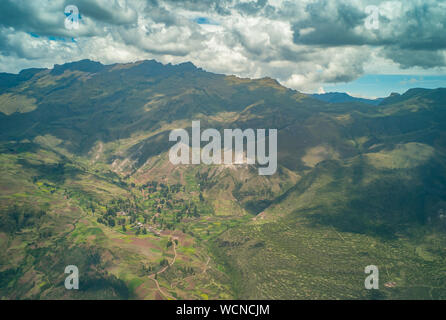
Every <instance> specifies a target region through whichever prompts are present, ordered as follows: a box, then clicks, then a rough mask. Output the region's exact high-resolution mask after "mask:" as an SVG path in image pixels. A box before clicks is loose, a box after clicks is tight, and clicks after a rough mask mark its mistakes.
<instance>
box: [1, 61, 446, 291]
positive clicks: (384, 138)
mask: <svg viewBox="0 0 446 320" xmlns="http://www.w3.org/2000/svg"><path fill="white" fill-rule="evenodd" d="M85 67H86V69H87V71H85ZM88 67H89V66H88V63H87V65H86V66H85V65H82V68H78V69H79V70H76V67H74V68H71V67H70V68H71V69H70V68H68V70H66V71H65V72H64V73H62V72H59V71H58V72H54V71H50V70H40V71H35V72H36V73H35V74H34V73H33V75H34V76H32V75H30V76H29V77H25V78H24V79H21V78H20V79H19V78H18V79H17V83H15V85H14V86H11V87H9V88H6V89H2V92H1V94H2V95H1V96H0V102H1V101H3V102H2V105H1V108H0V111H2V112H3V113H4V114H5V115H3V114H1V113H0V125H1V126H2V128H4V129H3V130H2V132H0V138H1V140H2V141H3V142H2V144H1V154H0V160H1V161H0V165H1V167H2V176H1V177H0V190H1V192H0V207H1V208H2V217H3V216H6V212H7V209H8V208H10V206H11V205H12V204H21V203H26V204H27V205H28V206H30V207H31V208H34V209H36V210H39V209H44V210H45V211H46V212H47V214H46V215H45V216H44V217H42V218H40V220H39V219H38V220H35V221H34V220H32V222H33V224H31V223H30V224H29V225H28V226H26V227H24V228H21V229H20V230H16V231H14V232H10V231H5V230H3V231H2V232H1V233H0V246H1V248H2V250H1V252H2V254H1V255H0V259H1V261H2V264H1V265H2V267H1V269H0V272H1V277H0V279H1V283H0V284H1V285H0V295H1V297H3V298H92V297H94V298H147V299H161V298H166V295H165V294H167V295H168V296H169V297H175V298H180V299H181V298H182V299H189V298H195V299H206V298H231V297H236V298H330V299H332V298H333V299H334V298H446V296H445V287H446V284H445V279H446V278H445V269H444V267H443V265H444V257H445V256H446V255H445V252H444V249H443V248H444V247H445V246H444V244H445V236H444V230H443V221H442V220H441V219H440V218H439V216H438V210H440V209H441V208H442V207H443V206H444V204H445V201H444V199H446V197H445V186H446V178H445V176H444V154H445V153H444V151H445V147H446V146H445V145H444V141H446V140H445V139H444V137H445V134H444V130H443V124H444V122H445V120H446V119H445V116H446V113H445V112H444V111H443V110H444V101H446V100H445V99H444V92H443V91H442V90H437V91H427V92H425V91H410V92H408V93H407V94H406V95H405V96H403V97H399V98H398V99H397V101H387V102H385V103H383V105H382V106H380V107H373V108H371V107H368V106H364V105H357V106H356V105H352V104H332V105H327V104H324V103H323V102H320V101H316V100H314V99H310V98H308V97H306V96H304V95H301V94H299V93H296V92H294V91H291V90H287V89H285V88H283V87H281V86H279V85H278V84H277V83H276V82H275V81H274V80H271V79H260V80H249V79H239V78H236V77H224V76H221V75H213V74H209V73H205V72H203V71H201V70H197V69H195V68H192V67H191V66H188V65H182V66H169V67H168V66H162V65H160V64H157V63H155V62H143V63H137V64H128V65H115V66H106V67H101V66H98V65H95V66H94V71H92V72H97V73H94V74H93V73H89V72H88ZM62 71H63V70H62ZM98 71H99V72H98ZM17 97H19V98H17ZM14 99H15V100H14ZM14 106H15V107H16V109H14ZM13 111H18V113H15V114H12V112H13ZM192 119H200V120H201V121H202V127H203V129H204V128H205V127H215V128H218V129H223V128H228V127H232V128H236V127H241V128H249V127H251V128H278V129H279V164H280V166H279V171H278V174H277V175H275V176H272V177H259V176H258V175H257V171H256V169H255V168H252V167H243V166H242V167H234V168H222V167H207V166H184V167H181V166H179V167H175V168H173V167H172V166H171V165H170V164H169V162H168V160H167V154H166V151H167V150H168V147H169V145H168V144H166V141H167V134H168V132H169V131H170V130H172V129H174V128H178V127H185V128H187V127H188V126H190V121H191V120H192ZM23 139H26V140H23ZM17 141H22V142H20V143H18V142H17ZM30 141H32V142H30ZM150 181H157V182H162V183H166V184H168V185H173V184H176V183H179V184H181V185H182V186H184V190H183V191H180V192H179V193H177V194H175V195H174V199H177V200H183V201H185V203H192V204H194V205H196V206H197V211H198V213H199V214H200V216H199V217H193V216H192V217H191V216H189V215H188V216H187V217H186V218H184V217H183V218H182V219H181V221H179V222H175V219H176V217H177V214H178V212H179V211H180V210H181V209H180V207H179V206H174V207H173V209H169V208H167V207H166V206H165V205H164V204H163V206H162V210H161V213H160V215H159V216H157V217H155V216H156V210H155V209H154V208H155V207H156V206H157V205H158V204H157V203H158V201H159V199H163V200H166V201H167V200H169V199H168V198H166V197H165V196H164V195H163V194H162V192H160V191H159V190H158V191H156V192H154V193H153V194H151V195H150V196H149V198H148V199H143V197H142V195H141V190H140V188H141V186H142V185H144V184H145V183H147V182H150ZM132 184H133V185H132ZM200 193H202V194H203V196H204V199H205V200H204V201H202V200H200V197H199V194H200ZM119 199H121V200H129V201H131V202H132V203H133V204H134V205H136V208H137V211H138V221H141V222H143V217H144V215H148V216H149V217H150V219H152V220H151V222H150V223H153V226H154V227H155V228H162V229H163V231H162V232H161V236H156V235H154V234H152V233H149V234H147V235H141V234H140V235H137V234H136V233H135V230H136V229H135V227H134V226H133V225H132V226H131V228H130V229H129V230H127V231H126V232H123V231H122V230H121V228H120V226H115V227H110V226H105V225H104V224H101V223H98V222H97V218H98V216H102V215H104V214H106V211H107V210H106V206H108V205H111V203H113V201H117V200H119ZM92 207H94V208H95V213H94V214H93V212H92ZM30 212H31V211H30ZM255 214H258V216H257V217H255V218H254V219H253V215H255ZM154 217H155V219H158V220H157V221H155V222H154V220H153V218H154ZM160 217H161V218H162V219H160ZM169 224H174V225H175V229H174V230H173V229H172V228H169V227H168V226H169ZM166 226H167V227H166ZM173 238H177V239H179V245H178V248H177V253H178V254H177V258H176V260H175V264H173V265H172V266H171V267H169V268H167V269H166V271H165V272H163V273H162V274H159V276H158V278H157V281H158V283H159V284H160V286H161V287H162V292H160V291H159V290H158V289H157V288H156V286H155V282H154V281H153V280H152V279H150V278H149V277H148V276H149V275H150V274H153V272H154V271H155V272H156V271H157V270H160V269H161V267H160V262H162V261H163V259H167V261H173V257H174V252H173V249H172V246H170V247H167V243H168V242H169V239H173ZM10 257H13V259H10ZM73 261H75V263H73ZM68 264H77V265H78V266H79V267H80V269H81V270H82V272H83V273H82V274H83V275H84V276H85V280H81V283H82V281H85V282H83V285H84V288H85V290H81V291H80V292H77V293H76V292H67V291H66V290H65V289H64V288H63V279H64V277H65V275H64V274H63V268H64V266H65V265H68ZM369 264H376V265H378V266H379V267H380V272H381V277H382V278H381V288H382V289H383V290H381V291H380V292H379V293H376V292H375V293H374V294H372V293H370V292H368V291H365V290H364V289H363V281H364V278H365V275H364V273H363V270H364V267H365V266H366V265H369ZM147 266H150V267H152V268H154V270H152V271H150V272H147V270H145V269H144V268H146V267H147ZM388 281H394V282H396V284H397V286H396V288H384V283H385V282H388Z"/></svg>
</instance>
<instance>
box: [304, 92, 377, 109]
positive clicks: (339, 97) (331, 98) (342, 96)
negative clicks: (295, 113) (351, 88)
mask: <svg viewBox="0 0 446 320" xmlns="http://www.w3.org/2000/svg"><path fill="white" fill-rule="evenodd" d="M311 96H312V97H313V98H316V99H318V100H321V101H325V102H329V103H345V102H362V103H366V104H370V105H373V106H377V105H379V104H380V103H381V102H382V101H383V100H384V98H377V99H364V98H356V97H352V96H350V95H349V94H347V93H344V92H327V93H322V94H311Z"/></svg>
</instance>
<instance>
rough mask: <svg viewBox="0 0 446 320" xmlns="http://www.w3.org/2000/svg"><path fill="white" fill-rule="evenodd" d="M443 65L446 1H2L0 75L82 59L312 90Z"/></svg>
mask: <svg viewBox="0 0 446 320" xmlns="http://www.w3.org/2000/svg"><path fill="white" fill-rule="evenodd" d="M67 5H76V6H77V7H78V8H79V11H80V14H81V21H80V27H79V29H76V30H67V29H66V28H65V26H64V20H65V15H64V12H63V11H64V8H65V7H66V6H67ZM368 5H376V6H378V7H379V10H380V17H379V28H378V29H377V30H370V29H367V28H366V27H365V21H366V19H367V17H368V14H367V13H366V11H365V8H366V6H368ZM202 21H207V22H211V23H202ZM55 38H56V39H62V40H63V39H67V41H60V40H54V39H55ZM72 38H75V39H76V41H71V39H72ZM445 56H446V3H445V1H434V0H406V1H397V0H391V1H379V0H300V1H297V0H296V1H291V0H182V1H179V0H51V1H49V0H33V1H30V0H14V1H13V0H2V1H0V68H3V69H6V70H16V71H17V69H19V67H21V66H23V65H30V63H29V64H28V63H27V61H28V60H30V61H31V60H32V61H40V62H41V63H42V64H44V65H45V66H48V65H50V64H52V63H54V62H55V61H57V62H58V63H63V62H65V61H73V60H76V59H79V58H90V59H95V60H100V61H101V62H103V63H108V62H126V61H134V60H141V59H147V58H155V59H158V60H161V61H163V62H173V63H175V62H183V61H188V60H190V61H192V62H194V63H195V64H196V65H199V66H200V67H203V68H205V69H207V70H209V71H214V72H222V73H231V74H232V73H233V74H237V75H241V76H248V77H262V76H270V77H274V78H278V79H279V80H280V81H281V82H282V83H284V84H286V85H289V86H291V87H293V88H314V87H319V86H320V85H321V84H323V83H333V82H348V81H351V80H354V79H356V78H358V77H359V76H361V75H362V74H364V72H369V73H370V72H379V73H382V72H386V71H387V70H391V71H389V72H398V70H403V69H412V68H424V69H426V70H430V69H432V70H437V71H438V70H442V69H441V68H442V67H444V66H445V65H446V63H445ZM0 71H3V70H0Z"/></svg>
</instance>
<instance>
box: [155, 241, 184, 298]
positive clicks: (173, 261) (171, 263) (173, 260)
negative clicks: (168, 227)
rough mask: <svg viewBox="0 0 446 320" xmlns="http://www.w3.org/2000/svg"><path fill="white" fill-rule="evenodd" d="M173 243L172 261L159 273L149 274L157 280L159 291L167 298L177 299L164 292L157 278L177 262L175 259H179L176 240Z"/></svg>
mask: <svg viewBox="0 0 446 320" xmlns="http://www.w3.org/2000/svg"><path fill="white" fill-rule="evenodd" d="M172 244H173V252H174V253H175V255H174V256H173V259H172V262H170V263H169V264H168V265H167V266H165V267H164V268H162V269H161V270H160V271H158V272H157V273H154V274H152V275H150V276H149V279H152V280H153V281H155V284H156V287H157V288H158V291H159V292H160V293H161V294H162V295H163V296H164V297H165V298H167V299H171V300H176V298H174V297H172V296H171V295H169V294H166V293H164V292H163V290H161V287H160V284H159V282H158V280H157V279H155V275H158V274H161V273H163V272H164V271H166V270H167V268H169V267H170V266H172V265H173V264H174V263H175V260H176V259H177V248H176V244H175V241H172Z"/></svg>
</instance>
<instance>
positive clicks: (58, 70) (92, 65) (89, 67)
mask: <svg viewBox="0 0 446 320" xmlns="http://www.w3.org/2000/svg"><path fill="white" fill-rule="evenodd" d="M103 68H104V65H103V64H102V63H100V62H96V61H91V60H89V59H84V60H80V61H74V62H69V63H65V64H62V65H59V64H55V65H54V68H53V70H51V74H52V75H61V74H63V73H64V72H65V71H66V70H71V71H82V72H90V73H96V72H99V71H101V70H102V69H103Z"/></svg>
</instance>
